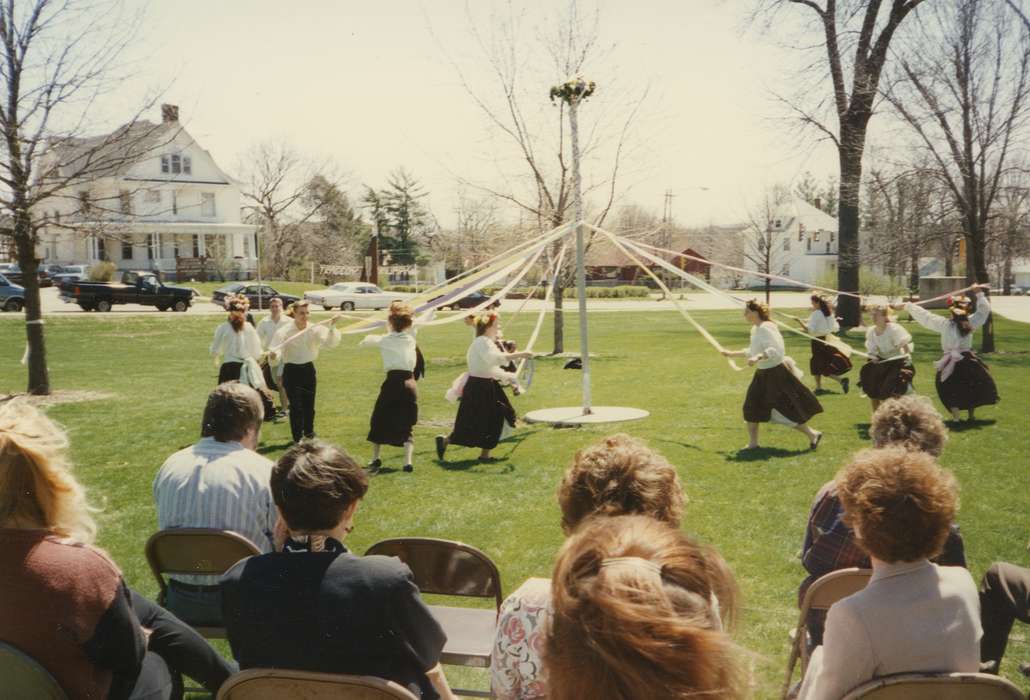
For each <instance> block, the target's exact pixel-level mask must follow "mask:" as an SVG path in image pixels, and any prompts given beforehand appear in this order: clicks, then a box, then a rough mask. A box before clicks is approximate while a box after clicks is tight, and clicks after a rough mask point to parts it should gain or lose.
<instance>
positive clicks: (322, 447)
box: [271, 440, 368, 535]
mask: <svg viewBox="0 0 1030 700" xmlns="http://www.w3.org/2000/svg"><path fill="white" fill-rule="evenodd" d="M271 487H272V498H273V499H275V505H276V506H277V507H278V508H279V514H280V515H281V516H282V518H283V520H284V521H285V522H286V527H287V528H289V530H290V532H291V533H293V534H298V535H303V534H312V533H326V532H330V531H333V530H335V529H337V528H338V527H340V526H341V525H342V526H343V527H344V528H347V529H346V531H347V532H349V531H350V529H349V528H350V527H351V524H350V523H351V522H352V520H353V518H354V512H355V511H356V510H357V508H358V501H360V500H361V499H362V498H363V497H364V496H365V492H367V491H368V475H367V474H366V473H365V470H364V469H362V468H361V465H360V464H358V463H357V462H356V461H354V459H353V458H352V457H351V456H350V455H348V454H347V453H346V452H344V451H343V450H341V449H340V448H338V447H335V446H333V445H330V444H328V443H325V442H321V441H318V440H304V441H303V442H300V443H298V444H296V445H294V446H293V447H291V448H290V449H289V450H287V451H286V453H285V454H284V455H283V456H282V457H280V458H279V461H278V462H277V463H276V465H275V466H274V467H273V468H272V479H271Z"/></svg>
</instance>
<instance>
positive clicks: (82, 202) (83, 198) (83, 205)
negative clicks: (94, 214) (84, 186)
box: [79, 190, 90, 216]
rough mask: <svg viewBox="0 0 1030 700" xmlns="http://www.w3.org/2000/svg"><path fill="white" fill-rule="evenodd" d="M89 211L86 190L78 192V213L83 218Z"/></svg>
mask: <svg viewBox="0 0 1030 700" xmlns="http://www.w3.org/2000/svg"><path fill="white" fill-rule="evenodd" d="M89 209H90V201H89V192H87V191H86V190H82V191H80V192H79V213H80V214H82V215H83V216H86V215H87V214H89Z"/></svg>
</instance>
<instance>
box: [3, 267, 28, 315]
mask: <svg viewBox="0 0 1030 700" xmlns="http://www.w3.org/2000/svg"><path fill="white" fill-rule="evenodd" d="M23 308H25V288H24V287H21V286H19V285H17V284H14V283H13V282H11V281H10V280H8V279H7V278H6V277H4V276H3V275H0V309H3V310H4V311H21V310H22V309H23Z"/></svg>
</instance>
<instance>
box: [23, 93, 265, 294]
mask: <svg viewBox="0 0 1030 700" xmlns="http://www.w3.org/2000/svg"><path fill="white" fill-rule="evenodd" d="M161 116H162V119H161V123H160V124H153V123H150V122H147V121H140V122H135V123H134V124H132V125H131V126H126V127H121V128H120V129H118V130H116V131H115V132H112V133H111V134H106V135H103V136H97V137H92V138H89V139H75V140H65V141H62V142H60V143H55V144H52V146H51V148H50V149H49V150H48V152H47V153H46V154H45V156H44V160H43V162H42V167H41V171H42V172H44V173H46V172H50V171H51V170H52V169H54V168H56V171H55V172H57V173H58V174H59V175H63V176H65V177H67V176H68V174H69V173H70V172H72V170H73V169H79V170H81V169H82V165H81V164H82V162H83V160H84V159H86V158H90V159H96V160H97V161H99V162H101V163H102V164H103V165H102V167H98V168H90V170H91V171H92V172H94V173H95V175H94V176H92V177H91V178H90V179H88V180H76V181H75V184H73V185H70V186H69V187H68V188H66V189H65V190H64V191H62V192H60V193H59V194H57V195H55V196H53V197H50V198H48V199H46V200H44V201H43V202H41V203H40V205H39V206H38V207H37V210H36V212H35V213H36V215H37V216H42V217H43V218H44V221H45V222H47V225H46V226H45V227H44V229H43V230H42V231H41V235H40V239H41V242H40V250H39V255H40V257H41V258H43V260H44V261H45V262H48V263H58V264H72V263H79V264H89V263H93V262H96V261H100V260H110V261H111V262H113V263H115V264H116V265H117V266H118V268H119V269H122V270H127V269H149V270H160V271H163V272H165V273H169V274H170V275H174V273H175V270H176V259H177V258H201V257H208V258H211V259H212V261H213V262H214V263H215V265H216V266H217V267H218V268H219V269H220V270H221V271H222V272H223V273H225V274H228V275H232V276H240V277H247V276H249V275H250V274H251V273H252V272H253V271H254V270H255V269H256V266H257V257H256V256H257V248H256V241H255V232H256V230H257V226H253V225H250V224H245V223H242V221H241V220H240V187H239V183H238V182H237V181H235V180H234V179H233V178H231V177H230V176H229V175H227V174H226V173H225V171H223V170H222V169H221V168H220V167H219V166H218V164H217V163H215V161H214V159H213V158H212V157H211V154H210V153H209V152H208V151H206V150H204V148H202V147H201V146H200V144H198V143H197V142H196V141H195V140H194V139H193V137H192V136H190V135H189V133H188V132H187V131H186V129H185V128H184V127H183V126H182V125H181V124H180V123H179V108H178V107H176V106H175V105H162V106H161Z"/></svg>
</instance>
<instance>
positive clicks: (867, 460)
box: [800, 447, 982, 700]
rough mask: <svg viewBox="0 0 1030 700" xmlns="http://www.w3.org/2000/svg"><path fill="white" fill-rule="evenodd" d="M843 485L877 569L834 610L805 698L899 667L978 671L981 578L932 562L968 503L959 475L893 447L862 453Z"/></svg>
mask: <svg viewBox="0 0 1030 700" xmlns="http://www.w3.org/2000/svg"><path fill="white" fill-rule="evenodd" d="M837 488H838V493H839V495H840V500H841V503H843V505H844V512H845V515H846V517H847V519H848V521H849V522H850V523H851V525H852V527H853V528H854V531H855V533H856V537H857V539H858V544H859V546H860V547H861V548H862V549H863V550H865V552H866V553H867V554H868V555H869V557H870V559H871V561H872V565H873V567H872V568H873V575H872V577H871V578H870V579H869V584H868V585H867V586H866V587H865V588H864V589H862V590H861V591H859V592H857V593H854V594H853V595H850V596H848V597H846V598H843V599H841V600H839V601H837V602H836V603H835V604H834V605H833V606H832V607H831V608H830V611H829V614H828V615H827V616H826V632H825V638H824V641H823V646H821V647H819V648H817V649H816V650H815V652H813V654H812V661H811V663H810V664H809V666H808V670H807V672H806V674H805V678H804V681H803V682H802V684H801V693H800V698H801V700H839V699H840V698H841V697H843V696H844V695H846V694H847V693H848V692H849V691H851V690H852V689H854V688H855V687H857V686H859V685H861V684H863V683H866V682H867V681H870V680H873V679H874V678H878V677H881V676H888V675H892V674H895V673H924V672H932V671H940V672H956V673H975V672H976V671H977V670H978V668H979V656H980V654H979V651H980V637H981V635H982V630H981V627H980V611H979V607H980V606H979V601H978V600H977V593H976V584H975V583H973V579H972V577H971V576H970V575H969V572H968V571H966V570H965V569H963V568H961V567H957V566H938V565H936V564H933V563H931V562H930V557H932V556H934V555H936V554H937V553H938V552H940V550H941V548H942V547H943V546H944V541H945V539H947V537H948V526H949V525H950V524H951V522H952V520H953V519H954V517H955V511H956V509H957V507H958V488H957V485H956V483H955V477H954V476H953V475H952V474H951V473H949V472H947V471H945V470H943V469H941V468H940V467H939V466H938V465H937V462H936V461H935V460H934V458H933V457H932V456H930V455H929V454H927V453H925V452H913V451H909V450H906V449H904V448H901V447H886V448H880V449H871V450H863V451H861V452H859V453H858V454H856V455H855V456H854V457H852V459H851V461H850V463H849V464H848V465H847V466H845V467H844V468H843V469H842V470H841V472H840V474H838V476H837Z"/></svg>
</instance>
